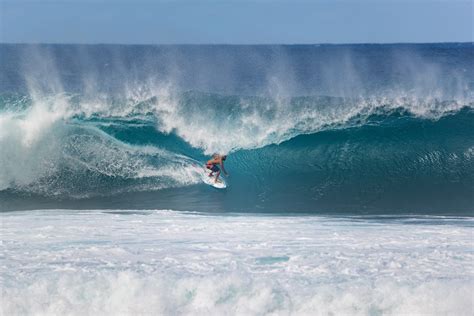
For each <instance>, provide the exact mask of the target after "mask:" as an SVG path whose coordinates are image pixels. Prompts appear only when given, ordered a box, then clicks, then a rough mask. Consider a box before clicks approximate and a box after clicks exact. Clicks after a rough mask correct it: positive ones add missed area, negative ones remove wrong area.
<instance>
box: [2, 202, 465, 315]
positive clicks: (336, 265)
mask: <svg viewBox="0 0 474 316" xmlns="http://www.w3.org/2000/svg"><path fill="white" fill-rule="evenodd" d="M1 216H2V243H1V244H0V250H1V253H2V257H1V261H2V263H1V269H2V272H1V276H2V278H1V284H2V305H1V307H0V308H1V313H2V314H3V315H12V314H36V315H63V314H68V315H83V314H92V315H116V314H126V315H129V314H130V315H131V314H183V315H209V314H235V315H262V314H270V315H288V314H297V315H328V314H335V315H340V314H350V315H379V314H383V315H401V314H412V315H413V314H417V315H418V314H427V315H439V314H450V315H470V314H472V308H473V301H472V292H473V290H474V278H473V277H474V267H473V265H472V262H473V260H474V255H473V253H472V219H467V218H465V219H462V218H460V219H452V218H448V219H446V220H448V221H449V224H446V223H443V220H444V219H443V218H438V219H430V218H429V217H426V218H423V221H421V223H418V224H416V221H409V220H405V221H393V220H392V221H391V220H388V219H384V218H380V219H378V220H366V219H360V218H359V219H357V218H356V219H337V218H323V217H308V216H301V217H292V216H284V217H279V216H213V215H209V216H208V215H203V214H193V213H179V212H173V211H129V212H118V211H117V212H111V213H107V211H105V212H100V211H61V210H58V211H54V210H48V211H32V212H13V213H6V214H2V215H1ZM430 222H431V223H430ZM436 222H438V223H440V224H442V225H437V224H436ZM468 223H470V225H466V224H468ZM38 235H41V237H38Z"/></svg>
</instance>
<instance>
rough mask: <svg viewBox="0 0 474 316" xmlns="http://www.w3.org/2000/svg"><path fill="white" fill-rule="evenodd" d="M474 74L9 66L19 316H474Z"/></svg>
mask: <svg viewBox="0 0 474 316" xmlns="http://www.w3.org/2000/svg"><path fill="white" fill-rule="evenodd" d="M473 53H474V48H473V46H472V43H448V44H390V45H375V44H374V45H242V46H240V45H162V46H160V45H158V46H153V45H46V44H44V45H43V44H40V45H13V44H1V45H0V56H1V59H0V218H1V224H2V225H1V244H0V249H1V251H0V267H1V277H0V287H1V290H2V304H1V307H0V314H2V315H16V314H27V315H30V314H33V315H64V314H69V315H117V314H164V315H204V314H235V315H328V314H335V315H339V314H351V315H400V314H428V315H439V314H443V315H472V311H473V299H472V292H473V291H474V278H473V272H474V266H473V259H474V258H473V251H472V250H473V248H472V246H473V244H472V242H473V235H472V226H473V222H472V215H473V206H474V198H473V196H474V194H473V192H474V124H473V122H474V67H473V64H472V61H473V59H472V56H473ZM215 152H218V153H223V154H228V159H227V161H226V169H227V171H228V172H229V173H230V177H229V178H227V179H226V181H227V184H228V187H227V189H225V190H216V189H214V188H212V187H210V186H208V185H206V184H204V183H203V181H202V166H203V163H204V162H205V161H206V160H207V159H209V156H210V155H212V154H213V153H215Z"/></svg>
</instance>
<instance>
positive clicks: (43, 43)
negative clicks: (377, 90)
mask: <svg viewBox="0 0 474 316" xmlns="http://www.w3.org/2000/svg"><path fill="white" fill-rule="evenodd" d="M410 44H411V45H426V44H474V41H462V42H454V41H453V42H450V41H446V42H444V41H443V42H352V43H351V42H347V43H333V42H325V43H253V44H250V43H246V44H244V43H73V42H70V43H57V42H0V45H89V46H93V45H97V46H99V45H111V46H112V45H117V46H316V45H410Z"/></svg>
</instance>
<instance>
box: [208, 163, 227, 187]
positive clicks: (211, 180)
mask: <svg viewBox="0 0 474 316" xmlns="http://www.w3.org/2000/svg"><path fill="white" fill-rule="evenodd" d="M210 173H211V170H209V169H206V168H204V171H203V176H202V181H203V182H204V183H205V184H207V185H210V186H212V187H214V188H216V189H225V188H227V184H226V183H225V180H224V179H222V177H219V180H218V181H217V182H215V176H212V177H209V174H210Z"/></svg>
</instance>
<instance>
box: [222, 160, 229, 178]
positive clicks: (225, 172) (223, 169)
mask: <svg viewBox="0 0 474 316" xmlns="http://www.w3.org/2000/svg"><path fill="white" fill-rule="evenodd" d="M220 165H221V168H222V171H224V174H225V175H226V176H228V175H229V174H228V173H227V171H226V170H225V168H224V162H223V161H222V160H221V163H220Z"/></svg>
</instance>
